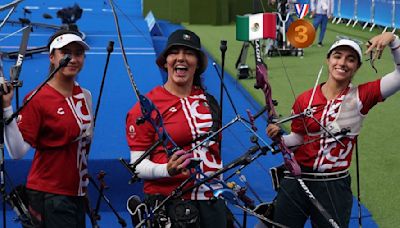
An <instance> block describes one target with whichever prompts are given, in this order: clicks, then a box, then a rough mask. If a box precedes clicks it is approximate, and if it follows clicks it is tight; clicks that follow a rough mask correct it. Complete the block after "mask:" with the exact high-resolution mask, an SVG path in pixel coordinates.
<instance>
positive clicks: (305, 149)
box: [267, 33, 400, 227]
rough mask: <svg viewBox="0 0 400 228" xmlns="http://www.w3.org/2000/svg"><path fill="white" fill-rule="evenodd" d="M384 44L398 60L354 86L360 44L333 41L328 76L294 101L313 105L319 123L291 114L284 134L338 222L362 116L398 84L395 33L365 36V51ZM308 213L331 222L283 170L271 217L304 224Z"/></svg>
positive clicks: (343, 219)
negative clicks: (389, 69)
mask: <svg viewBox="0 0 400 228" xmlns="http://www.w3.org/2000/svg"><path fill="white" fill-rule="evenodd" d="M386 46H388V47H389V48H390V49H391V53H392V55H393V58H394V63H395V64H396V66H395V69H394V71H393V72H391V73H389V74H387V75H385V76H384V77H382V78H380V79H377V80H375V81H372V82H367V83H364V84H361V85H358V86H355V85H353V84H351V81H352V78H353V77H354V75H355V73H356V72H357V70H358V69H359V68H360V66H361V59H362V52H361V48H360V46H359V45H358V44H357V43H356V42H354V41H352V40H348V39H342V40H339V41H336V42H335V43H334V44H333V45H332V47H331V48H330V50H329V52H328V54H327V60H326V61H327V65H328V79H327V81H326V82H324V83H321V84H319V85H316V87H315V88H314V89H310V90H308V91H306V92H304V93H302V94H301V95H300V96H299V97H298V98H297V99H296V101H295V103H294V105H293V107H292V112H293V113H294V114H297V113H302V112H304V111H305V110H309V111H311V113H312V116H313V117H314V118H316V121H318V122H319V123H317V122H316V121H315V120H313V118H310V117H307V116H306V117H304V118H298V119H295V120H293V121H292V125H291V133H290V134H288V135H284V136H283V139H284V142H285V144H286V145H287V146H290V147H294V149H293V152H294V154H295V158H296V160H297V162H298V163H299V165H300V167H301V170H302V175H301V177H302V179H303V180H304V181H305V184H306V185H307V187H308V188H309V189H310V191H311V192H312V193H313V194H314V196H315V198H316V199H317V200H318V201H319V202H320V203H321V204H322V205H323V207H324V208H325V209H326V211H327V212H328V213H329V214H330V215H331V216H332V218H333V219H334V220H335V222H336V223H337V224H338V225H339V226H340V227H348V225H349V219H350V214H351V208H352V200H353V195H352V192H351V186H350V183H351V180H350V176H349V172H348V169H349V166H350V163H351V156H352V150H353V148H354V146H355V143H356V142H357V136H358V134H359V132H360V129H361V126H362V121H363V120H364V118H365V117H366V115H367V114H368V111H369V110H370V109H371V108H372V107H374V106H375V105H376V104H377V103H378V102H382V101H384V99H386V98H388V97H389V96H391V95H393V94H394V93H396V92H397V91H398V90H399V89H400V40H399V38H398V37H397V36H395V35H393V34H392V33H383V34H381V35H378V36H375V37H373V38H372V39H370V40H369V41H368V44H367V47H368V49H367V51H366V53H370V52H374V53H375V54H374V55H373V58H380V56H381V54H382V50H383V49H384V48H385V47H386ZM314 90H315V92H314ZM319 124H322V125H323V127H324V128H322V127H320V125H319ZM279 131H280V128H279V126H277V125H273V124H271V125H269V126H268V127H267V134H268V136H270V137H271V138H274V137H279ZM327 131H329V132H330V133H331V135H335V136H336V139H334V138H333V137H330V135H329V134H328V133H327ZM308 217H310V219H311V222H312V224H313V226H316V227H331V225H330V224H329V222H328V221H327V220H326V219H325V218H324V217H323V216H322V215H321V214H320V212H319V210H318V209H316V208H315V207H314V206H313V205H312V204H311V203H310V200H309V198H308V197H307V196H306V194H305V192H304V190H303V189H302V188H301V187H300V185H299V182H297V181H296V180H295V179H294V178H293V176H291V175H290V174H287V173H286V174H285V178H283V180H282V181H281V188H280V189H279V190H278V195H277V197H276V200H275V213H274V216H273V218H274V221H276V222H279V223H282V224H285V225H287V226H289V227H303V226H304V223H305V221H306V220H307V218H308Z"/></svg>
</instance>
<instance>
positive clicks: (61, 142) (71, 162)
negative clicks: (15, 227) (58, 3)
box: [3, 30, 92, 227]
mask: <svg viewBox="0 0 400 228" xmlns="http://www.w3.org/2000/svg"><path fill="white" fill-rule="evenodd" d="M48 47H49V60H50V71H53V69H55V68H57V67H58V65H59V63H60V61H61V59H62V58H63V57H64V56H65V55H67V54H68V55H69V56H70V57H71V60H70V61H69V63H68V65H67V66H66V67H62V68H60V70H59V71H57V72H56V74H55V75H54V77H53V78H52V79H50V81H49V82H48V83H47V84H46V85H44V87H42V89H41V90H40V91H38V92H37V94H36V95H35V96H34V97H33V98H32V100H31V101H30V102H29V103H28V104H27V105H26V106H25V107H24V108H23V109H22V111H21V112H20V115H19V116H18V120H17V121H15V120H13V121H12V122H11V123H10V124H9V125H7V126H6V130H5V142H6V146H7V149H8V152H9V154H10V157H11V158H13V159H20V158H22V157H23V156H24V155H25V154H26V153H27V152H28V150H29V149H31V148H34V149H35V155H34V158H33V161H32V166H31V169H30V171H29V175H28V178H27V183H26V188H27V196H28V198H29V205H30V206H29V211H30V213H31V215H32V216H33V218H34V220H35V221H36V222H38V223H39V224H40V225H38V227H85V206H84V205H85V204H84V196H85V194H86V188H87V185H88V182H89V181H88V179H87V174H88V170H87V157H88V154H87V153H88V151H89V150H88V149H89V148H88V147H89V145H90V141H91V124H92V115H91V95H90V93H89V92H88V91H87V90H85V89H83V88H81V87H80V86H79V85H78V83H77V82H76V81H75V79H76V77H77V75H78V73H79V72H80V70H81V69H82V67H83V63H84V58H85V50H88V49H89V46H88V45H87V44H86V43H85V42H84V41H83V40H82V38H81V37H80V36H79V34H78V33H75V32H72V31H65V30H61V31H58V32H56V33H55V34H54V35H53V36H51V37H50V39H49V43H48ZM33 92H34V91H32V92H31V93H29V94H28V95H27V97H29V95H30V94H32V93H33ZM12 96H13V92H12V90H11V91H10V93H8V94H6V95H3V108H4V115H5V117H9V116H11V115H12V112H13V111H12V107H11V100H12ZM27 97H26V98H25V99H27Z"/></svg>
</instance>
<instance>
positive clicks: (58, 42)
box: [49, 33, 89, 53]
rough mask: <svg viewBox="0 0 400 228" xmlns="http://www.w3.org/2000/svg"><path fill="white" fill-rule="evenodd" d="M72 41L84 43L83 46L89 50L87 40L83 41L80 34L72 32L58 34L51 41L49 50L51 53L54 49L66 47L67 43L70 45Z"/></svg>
mask: <svg viewBox="0 0 400 228" xmlns="http://www.w3.org/2000/svg"><path fill="white" fill-rule="evenodd" d="M72 42H77V43H79V44H80V45H82V47H83V48H84V49H85V50H89V45H88V44H87V43H86V42H85V41H83V40H82V38H81V37H80V36H78V35H75V34H72V33H67V34H62V35H60V36H57V37H56V38H55V39H54V40H53V42H51V44H50V49H49V52H50V53H51V52H52V51H53V50H54V49H60V48H62V47H64V46H65V45H68V44H70V43H72Z"/></svg>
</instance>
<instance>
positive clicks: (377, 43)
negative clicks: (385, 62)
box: [365, 32, 395, 60]
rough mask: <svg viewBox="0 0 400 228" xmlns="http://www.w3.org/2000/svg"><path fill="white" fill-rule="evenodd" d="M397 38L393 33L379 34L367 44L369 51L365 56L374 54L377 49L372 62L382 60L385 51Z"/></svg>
mask: <svg viewBox="0 0 400 228" xmlns="http://www.w3.org/2000/svg"><path fill="white" fill-rule="evenodd" d="M394 39H395V36H394V34H393V33H391V32H385V33H382V34H379V35H377V36H374V37H372V38H371V39H370V40H369V41H368V42H367V48H368V49H367V51H365V54H369V53H371V52H372V53H374V49H375V54H374V55H373V56H372V60H375V59H380V58H381V56H382V52H383V49H385V47H386V46H387V45H388V44H389V43H390V42H392V41H394Z"/></svg>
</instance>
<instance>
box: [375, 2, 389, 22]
mask: <svg viewBox="0 0 400 228" xmlns="http://www.w3.org/2000/svg"><path fill="white" fill-rule="evenodd" d="M392 17H393V1H392V0H375V9H374V23H375V24H377V25H382V26H387V27H392V26H393V23H392Z"/></svg>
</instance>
